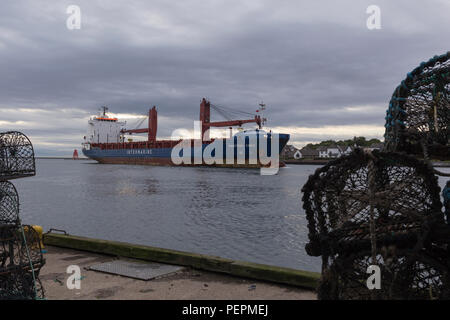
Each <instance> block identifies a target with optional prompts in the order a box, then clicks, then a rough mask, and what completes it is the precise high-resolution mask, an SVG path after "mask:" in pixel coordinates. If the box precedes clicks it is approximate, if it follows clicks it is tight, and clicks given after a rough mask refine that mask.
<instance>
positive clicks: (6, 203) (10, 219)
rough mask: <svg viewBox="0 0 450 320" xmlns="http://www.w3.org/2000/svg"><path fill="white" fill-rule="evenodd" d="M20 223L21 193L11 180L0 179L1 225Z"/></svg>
mask: <svg viewBox="0 0 450 320" xmlns="http://www.w3.org/2000/svg"><path fill="white" fill-rule="evenodd" d="M18 224H19V195H18V194H17V190H16V188H15V187H14V185H13V184H12V183H11V182H9V181H0V227H1V226H8V225H18Z"/></svg>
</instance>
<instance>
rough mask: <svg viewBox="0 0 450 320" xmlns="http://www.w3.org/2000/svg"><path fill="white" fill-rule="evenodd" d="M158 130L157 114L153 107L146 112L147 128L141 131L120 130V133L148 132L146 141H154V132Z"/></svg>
mask: <svg viewBox="0 0 450 320" xmlns="http://www.w3.org/2000/svg"><path fill="white" fill-rule="evenodd" d="M157 129H158V112H157V111H156V107H155V106H153V108H151V109H150V110H148V128H143V129H130V130H122V131H121V132H122V133H147V132H148V141H156V130H157Z"/></svg>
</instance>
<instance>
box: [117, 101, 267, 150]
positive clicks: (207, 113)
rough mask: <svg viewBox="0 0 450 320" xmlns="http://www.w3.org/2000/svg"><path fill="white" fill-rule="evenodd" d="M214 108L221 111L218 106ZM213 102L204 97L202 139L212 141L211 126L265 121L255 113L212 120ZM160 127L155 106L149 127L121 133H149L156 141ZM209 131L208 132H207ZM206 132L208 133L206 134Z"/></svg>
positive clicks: (152, 109) (201, 107)
mask: <svg viewBox="0 0 450 320" xmlns="http://www.w3.org/2000/svg"><path fill="white" fill-rule="evenodd" d="M214 108H215V109H216V110H217V111H219V109H218V107H217V106H214ZM241 113H245V114H249V113H246V112H241ZM210 120H211V103H210V102H209V101H207V100H206V99H205V98H203V99H202V102H201V104H200V121H201V126H202V129H201V130H202V141H210V140H211V139H210V137H209V131H208V129H209V128H211V127H230V128H231V127H233V126H239V127H240V126H242V125H243V124H245V123H256V124H257V125H258V126H259V128H260V129H261V125H262V123H263V122H264V120H265V119H264V118H263V119H262V118H261V116H259V115H255V118H254V119H248V120H228V121H218V122H211V121H210ZM157 129H158V113H157V111H156V107H155V106H153V108H151V109H150V110H149V111H148V128H143V129H130V130H122V131H121V133H148V141H149V142H155V141H156V130H157ZM207 131H208V132H207ZM205 133H206V134H205Z"/></svg>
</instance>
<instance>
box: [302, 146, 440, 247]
mask: <svg viewBox="0 0 450 320" xmlns="http://www.w3.org/2000/svg"><path fill="white" fill-rule="evenodd" d="M432 170H433V169H432V168H431V167H429V166H428V165H427V164H426V163H424V162H423V161H420V160H418V159H416V158H414V157H411V156H408V155H404V154H397V153H385V152H376V151H373V152H372V153H371V154H370V155H369V154H368V153H366V152H363V151H362V150H358V149H357V150H355V151H354V152H353V153H351V154H350V155H348V156H345V157H341V158H339V159H338V160H335V161H333V162H330V163H328V164H327V165H325V166H324V167H322V168H319V169H317V171H316V172H315V174H314V175H312V176H311V177H310V178H309V179H308V181H307V183H306V184H305V186H304V187H303V208H304V209H305V212H306V217H307V220H308V230H309V241H310V242H309V243H308V245H307V247H306V250H307V252H308V254H310V255H316V256H318V255H324V254H325V255H326V254H327V253H329V252H334V253H338V252H339V253H345V252H347V253H351V252H357V251H359V250H367V249H370V248H371V247H372V246H373V241H375V242H376V243H377V244H378V246H381V245H388V244H395V245H397V246H402V247H407V248H411V247H414V246H415V245H416V243H417V242H418V241H426V240H427V236H428V235H429V233H428V232H427V230H428V226H429V225H435V224H439V225H442V224H444V223H445V219H444V214H443V213H442V202H441V200H440V189H439V186H438V182H437V177H436V176H435V175H433V171H432ZM371 221H372V222H373V232H372V233H371V232H370V229H371V227H370V226H371ZM371 234H373V235H374V238H372V237H371Z"/></svg>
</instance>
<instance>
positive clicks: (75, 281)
mask: <svg viewBox="0 0 450 320" xmlns="http://www.w3.org/2000/svg"><path fill="white" fill-rule="evenodd" d="M66 272H67V273H68V274H70V276H69V277H68V278H67V281H66V286H67V289H69V290H73V289H78V290H80V289H81V269H80V267H79V266H77V265H70V266H68V267H67V270H66Z"/></svg>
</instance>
